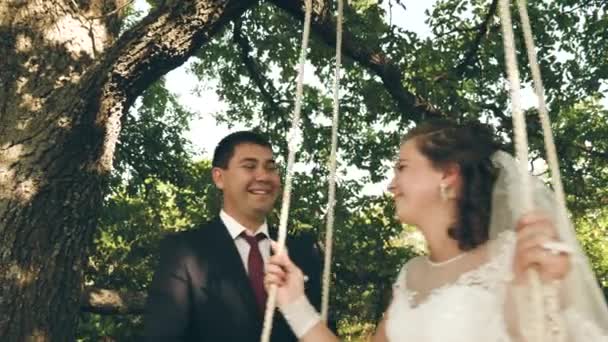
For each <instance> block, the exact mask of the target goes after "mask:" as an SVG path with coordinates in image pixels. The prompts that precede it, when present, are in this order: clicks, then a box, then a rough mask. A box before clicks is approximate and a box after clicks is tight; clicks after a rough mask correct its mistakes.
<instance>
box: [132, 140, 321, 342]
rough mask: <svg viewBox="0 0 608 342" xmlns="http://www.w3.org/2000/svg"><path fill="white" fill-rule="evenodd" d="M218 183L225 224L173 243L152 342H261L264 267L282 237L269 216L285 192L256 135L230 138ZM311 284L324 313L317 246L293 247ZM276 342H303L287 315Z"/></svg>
mask: <svg viewBox="0 0 608 342" xmlns="http://www.w3.org/2000/svg"><path fill="white" fill-rule="evenodd" d="M212 166H213V168H212V171H211V172H212V178H213V182H214V183H215V185H216V186H217V187H218V188H219V189H220V190H221V191H222V195H223V203H222V210H221V212H220V214H219V216H218V217H216V218H214V219H213V220H211V221H210V222H208V223H206V224H204V225H202V226H200V227H199V228H197V229H194V230H189V231H184V232H180V233H177V234H175V235H172V236H168V237H167V238H166V239H165V240H164V241H163V242H162V244H161V248H160V261H159V264H158V266H157V269H156V272H155V274H154V278H153V280H152V284H151V285H150V288H149V294H148V302H147V304H146V312H145V318H144V340H145V341H210V342H211V341H213V342H216V341H217V342H220V341H221V342H227V341H235V342H248V341H251V342H253V341H256V342H257V341H259V339H260V335H261V331H262V321H263V312H264V307H265V303H266V291H265V290H264V285H263V277H264V262H265V260H267V259H268V257H269V255H270V239H273V240H276V238H277V236H276V235H277V231H276V230H275V229H273V228H272V227H268V225H267V223H266V216H267V215H268V214H269V213H270V211H271V210H272V208H273V206H274V204H275V201H276V199H277V197H278V195H279V192H280V189H281V181H280V177H279V172H278V169H277V165H276V162H275V160H274V158H273V155H272V148H271V146H270V144H269V143H268V141H267V140H266V139H265V138H264V137H262V136H260V135H258V134H256V133H254V132H250V131H242V132H236V133H233V134H230V135H228V136H226V137H225V138H224V139H222V141H220V143H219V144H218V146H217V147H216V149H215V153H214V155H213V162H212ZM287 249H288V250H289V254H290V257H291V258H292V259H293V261H294V262H295V263H296V264H297V265H298V266H299V267H300V268H302V270H303V272H304V273H305V274H306V275H307V276H308V279H309V281H308V283H307V284H308V285H309V286H308V288H307V289H306V292H307V296H308V298H310V299H311V302H312V303H313V304H314V305H315V306H316V307H317V309H319V303H320V297H321V296H320V293H321V290H320V283H321V281H320V272H321V260H320V255H319V251H318V249H317V248H316V244H315V243H314V240H313V239H312V238H310V237H307V236H302V237H300V238H292V239H289V238H288V239H287ZM271 340H272V341H273V342H282V341H296V338H295V336H293V334H292V333H291V330H290V329H289V328H288V327H287V325H286V323H285V321H284V320H283V317H282V316H281V315H280V314H277V315H275V321H274V325H273V330H272V338H271Z"/></svg>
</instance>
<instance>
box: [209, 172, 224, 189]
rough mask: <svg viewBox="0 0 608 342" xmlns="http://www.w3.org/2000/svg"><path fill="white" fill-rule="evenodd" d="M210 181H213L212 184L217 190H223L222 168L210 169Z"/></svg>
mask: <svg viewBox="0 0 608 342" xmlns="http://www.w3.org/2000/svg"><path fill="white" fill-rule="evenodd" d="M211 179H213V183H215V186H216V187H217V188H218V189H220V190H223V189H224V170H223V169H222V168H220V167H217V166H216V167H213V168H212V169H211Z"/></svg>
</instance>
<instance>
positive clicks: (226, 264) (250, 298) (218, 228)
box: [211, 218, 260, 317]
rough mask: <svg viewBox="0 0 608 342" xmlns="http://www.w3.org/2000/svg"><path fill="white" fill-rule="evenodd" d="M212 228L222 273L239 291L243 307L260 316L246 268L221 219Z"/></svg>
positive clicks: (213, 246)
mask: <svg viewBox="0 0 608 342" xmlns="http://www.w3.org/2000/svg"><path fill="white" fill-rule="evenodd" d="M211 228H212V229H213V234H212V235H213V239H214V241H215V243H213V244H212V248H214V249H215V250H214V253H213V254H214V255H215V256H217V262H218V263H220V265H221V266H220V267H219V268H220V269H221V273H222V274H224V275H225V276H226V277H227V280H228V281H229V282H231V283H232V284H233V285H234V286H235V287H236V288H237V289H238V292H239V293H240V294H241V298H242V300H243V305H244V307H246V308H247V310H248V311H250V315H252V316H251V317H256V316H260V312H259V310H258V307H257V304H256V301H255V296H254V294H253V289H252V288H251V285H250V284H249V277H248V276H247V272H246V270H245V266H244V265H243V261H242V259H241V256H240V254H239V252H238V250H237V248H236V246H235V244H234V240H233V239H232V237H231V236H230V234H229V233H228V229H227V228H226V226H225V225H224V223H223V222H222V220H221V219H220V218H217V219H216V220H215V222H214V224H213V225H212V227H211Z"/></svg>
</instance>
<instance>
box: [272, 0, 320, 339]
mask: <svg viewBox="0 0 608 342" xmlns="http://www.w3.org/2000/svg"><path fill="white" fill-rule="evenodd" d="M305 4H306V14H305V16H304V29H303V33H302V46H301V50H300V65H299V70H298V81H297V85H296V98H295V108H294V112H293V118H292V120H293V121H292V123H291V129H290V131H289V133H288V137H287V148H288V153H287V172H286V176H285V187H284V189H283V201H282V205H281V217H280V224H279V237H278V250H277V251H276V254H281V253H283V250H284V248H285V239H286V238H287V219H288V217H289V204H290V200H291V184H292V180H293V166H294V163H295V159H296V152H297V151H298V150H299V148H300V145H301V143H302V141H301V140H302V133H301V132H300V113H301V112H302V94H303V92H304V91H303V90H304V65H305V64H306V54H307V51H308V39H309V36H310V21H311V16H312V0H306V2H305ZM276 299H277V287H276V285H273V286H271V287H270V289H269V291H268V300H267V301H266V311H265V312H264V324H263V326H262V336H261V341H262V342H269V341H270V334H271V332H272V320H273V317H274V312H275V308H276Z"/></svg>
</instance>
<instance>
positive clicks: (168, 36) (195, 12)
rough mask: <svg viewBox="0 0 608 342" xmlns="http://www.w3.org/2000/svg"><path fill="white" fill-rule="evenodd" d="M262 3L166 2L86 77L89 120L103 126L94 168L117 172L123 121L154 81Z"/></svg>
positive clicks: (84, 90) (220, 0)
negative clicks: (114, 167) (116, 151)
mask: <svg viewBox="0 0 608 342" xmlns="http://www.w3.org/2000/svg"><path fill="white" fill-rule="evenodd" d="M256 3H257V1H256V0H191V1H170V2H166V3H164V4H163V5H161V6H160V7H158V8H157V10H156V11H154V12H152V13H150V14H149V15H148V16H147V17H146V18H144V19H143V20H142V21H141V22H140V23H139V24H138V25H136V26H134V27H133V28H131V29H130V30H128V31H127V32H125V33H124V34H123V35H122V37H121V38H120V39H119V40H118V41H117V42H116V43H115V44H114V45H113V46H112V47H110V48H109V50H108V51H107V52H106V53H105V55H104V58H103V59H102V61H101V62H100V63H99V64H97V65H96V67H94V68H92V70H91V71H90V73H89V74H87V75H85V76H84V79H83V81H84V82H82V84H83V86H82V88H81V93H82V96H83V98H85V99H86V100H85V101H83V103H82V106H85V108H82V106H76V108H74V109H73V110H76V111H79V112H80V113H90V114H93V115H94V116H95V117H88V118H84V120H85V121H88V122H87V124H88V123H90V122H91V121H92V122H94V124H93V126H94V127H98V129H99V130H100V132H99V133H100V134H102V135H103V144H102V146H100V147H99V150H98V151H96V152H94V153H93V155H94V156H93V160H92V164H93V165H91V167H92V168H93V169H96V170H98V171H99V173H100V174H107V173H108V172H109V171H110V170H111V169H112V159H113V155H114V149H115V146H116V142H117V139H118V133H119V132H120V128H121V118H122V116H123V115H124V114H125V113H126V112H127V110H128V108H129V107H130V106H131V105H132V103H133V102H134V101H135V98H136V97H137V96H139V95H140V94H141V93H142V92H143V91H144V90H145V89H146V88H147V87H148V86H149V85H150V84H151V83H152V82H154V81H156V80H157V79H159V78H160V77H161V76H162V75H164V74H165V73H167V72H168V71H170V70H172V69H174V68H176V67H177V66H179V65H181V64H183V63H184V62H185V61H186V60H187V59H188V58H189V57H190V56H192V55H193V54H194V52H195V51H196V50H197V49H199V48H200V47H201V46H202V45H203V44H205V43H206V42H207V41H209V39H210V38H211V37H212V36H213V35H214V34H215V33H217V32H218V31H219V30H220V29H222V28H223V27H224V25H225V24H226V23H228V22H229V21H231V20H233V19H235V18H238V17H240V16H241V15H242V14H243V12H244V11H246V10H247V9H248V8H250V7H252V6H253V5H254V4H256Z"/></svg>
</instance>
